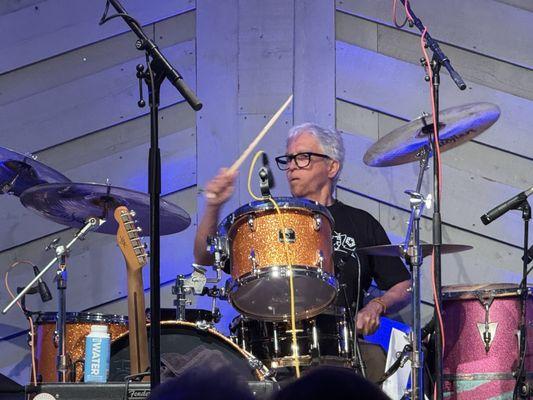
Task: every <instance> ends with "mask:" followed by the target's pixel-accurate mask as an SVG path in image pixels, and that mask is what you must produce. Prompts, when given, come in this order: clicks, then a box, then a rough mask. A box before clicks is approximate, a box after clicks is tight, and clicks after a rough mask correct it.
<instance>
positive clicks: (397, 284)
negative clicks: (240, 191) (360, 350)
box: [194, 123, 410, 335]
mask: <svg viewBox="0 0 533 400" xmlns="http://www.w3.org/2000/svg"><path fill="white" fill-rule="evenodd" d="M343 161H344V146H343V142H342V136H341V135H340V133H338V132H337V131H334V130H328V129H325V128H322V127H320V126H318V125H316V124H311V123H306V124H302V125H298V126H295V127H293V128H292V129H291V130H290V131H289V135H288V138H287V151H286V154H285V155H283V156H280V157H277V158H276V162H277V164H278V167H279V168H280V169H282V170H284V171H286V175H287V179H288V182H289V186H290V190H291V193H292V195H293V196H294V197H298V198H307V199H309V200H313V201H317V202H318V203H320V204H322V205H323V206H326V207H327V208H328V210H329V211H330V213H331V214H332V216H333V218H334V220H335V226H334V233H333V247H334V258H335V268H336V270H337V272H336V273H337V277H338V279H339V283H340V284H341V286H342V287H344V288H345V289H346V296H338V299H337V302H338V304H339V305H345V300H344V297H346V298H347V301H348V304H347V306H349V307H350V308H351V309H352V310H355V309H356V307H358V308H359V311H358V313H357V321H356V324H357V330H358V332H360V333H363V334H365V335H368V334H371V333H373V332H375V331H376V330H377V329H378V328H379V325H380V317H381V316H382V315H385V314H387V313H391V312H395V311H397V310H399V309H401V308H402V307H404V306H405V305H406V304H407V303H408V302H409V299H410V295H409V292H408V288H409V286H410V275H409V272H408V271H407V270H406V268H405V266H404V265H403V263H402V261H401V260H400V259H399V258H396V257H373V256H367V255H358V254H357V252H356V250H357V248H358V247H367V246H374V245H380V244H389V243H390V242H389V239H388V237H387V235H386V233H385V231H384V229H383V227H382V226H381V225H380V224H379V222H378V221H377V220H376V219H375V218H373V217H372V216H371V215H370V214H369V213H367V212H365V211H363V210H360V209H357V208H353V207H350V206H348V205H345V204H343V203H341V202H340V201H338V200H336V199H335V198H334V197H333V194H334V190H335V186H336V183H337V179H338V177H339V174H340V172H341V170H342V166H343ZM235 178H236V173H229V172H228V171H227V170H225V169H222V170H220V172H219V174H218V175H217V176H216V177H215V178H214V179H212V180H211V181H210V182H208V183H207V185H206V187H205V190H206V193H207V194H208V195H206V209H205V212H204V215H203V217H202V219H201V222H200V224H199V226H198V230H197V233H196V238H195V243H194V256H195V261H196V262H197V263H198V264H203V265H209V264H211V263H212V262H213V257H212V255H210V254H209V253H207V251H206V250H205V249H206V245H205V243H206V239H207V236H208V235H214V234H215V233H216V230H217V224H218V220H219V218H220V215H219V213H220V208H221V206H222V205H223V204H224V203H225V202H226V201H227V200H228V199H229V198H230V197H231V195H232V193H233V190H234V182H235ZM359 270H360V274H358V271H359ZM372 280H374V281H375V282H376V284H377V286H378V287H379V288H380V289H382V290H384V291H385V292H384V294H383V295H382V296H380V297H379V298H375V299H373V300H372V301H370V302H369V303H368V304H366V305H365V306H363V294H364V291H366V290H368V288H369V287H370V285H371V283H372ZM358 287H359V288H360V289H361V290H359V293H357V289H358Z"/></svg>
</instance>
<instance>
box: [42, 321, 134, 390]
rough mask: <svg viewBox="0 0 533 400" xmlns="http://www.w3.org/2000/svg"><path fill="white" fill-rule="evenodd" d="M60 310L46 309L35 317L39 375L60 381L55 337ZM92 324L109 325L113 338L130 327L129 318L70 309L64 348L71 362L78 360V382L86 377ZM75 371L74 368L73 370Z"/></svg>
mask: <svg viewBox="0 0 533 400" xmlns="http://www.w3.org/2000/svg"><path fill="white" fill-rule="evenodd" d="M56 321H57V313H55V312H45V313H42V314H40V315H39V317H38V318H37V320H36V325H37V326H36V338H35V361H36V368H37V376H39V375H40V376H41V379H42V382H57V368H56V360H57V342H56V341H55V337H54V336H55V331H56ZM91 325H107V327H108V332H109V333H110V336H111V340H113V339H115V338H117V337H118V336H119V335H120V334H122V333H124V332H126V331H127V330H128V318H127V317H123V316H121V315H105V314H99V313H87V312H80V313H67V318H66V332H65V338H66V340H65V350H66V353H67V356H68V362H69V363H75V364H76V365H75V368H76V372H75V379H74V381H75V382H80V381H81V380H82V378H83V361H84V358H85V337H86V336H87V335H88V334H89V332H90V331H91ZM73 375H74V372H73Z"/></svg>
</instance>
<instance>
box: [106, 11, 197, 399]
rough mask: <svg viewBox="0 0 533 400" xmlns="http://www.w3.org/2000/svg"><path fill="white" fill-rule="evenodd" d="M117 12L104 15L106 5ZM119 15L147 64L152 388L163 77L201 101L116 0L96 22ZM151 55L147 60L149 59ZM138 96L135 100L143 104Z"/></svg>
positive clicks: (154, 381)
mask: <svg viewBox="0 0 533 400" xmlns="http://www.w3.org/2000/svg"><path fill="white" fill-rule="evenodd" d="M110 4H111V5H112V6H113V8H115V10H116V11H117V14H115V15H112V16H110V17H107V12H108V9H109V5H110ZM115 17H122V18H123V19H124V22H126V24H127V25H128V26H129V27H130V29H131V30H132V32H133V33H134V34H135V35H136V36H137V37H138V39H137V41H136V43H135V47H136V48H137V49H138V50H140V51H144V52H145V54H146V62H147V64H148V71H147V73H143V72H142V70H139V68H137V76H138V77H139V79H141V78H142V79H144V81H145V82H146V86H147V88H148V98H149V101H148V103H149V106H150V150H149V161H148V188H149V192H150V287H151V288H152V290H150V310H151V317H152V324H151V325H150V371H151V373H150V387H151V388H152V389H154V388H155V387H156V386H158V385H159V383H160V381H161V371H160V368H159V367H160V365H161V326H160V322H161V293H160V286H161V277H160V237H159V236H160V235H159V233H160V227H159V224H160V197H161V154H160V149H159V127H158V122H159V116H158V113H159V101H160V89H161V85H162V84H163V81H164V80H165V78H168V80H169V82H170V83H171V84H172V85H173V86H174V87H175V88H176V89H177V90H178V91H179V93H180V94H181V95H182V96H183V98H184V99H185V100H186V101H187V102H188V103H189V105H190V106H191V107H192V108H193V109H194V110H195V111H198V110H200V109H201V108H202V103H201V102H200V101H199V100H198V98H197V97H196V95H195V94H194V93H193V92H192V91H191V89H190V88H189V87H188V86H187V84H186V83H185V82H184V81H183V77H182V76H181V75H180V74H179V72H178V71H176V70H175V69H174V68H173V67H172V65H171V64H170V63H169V62H168V60H167V59H166V58H165V56H164V55H163V54H162V53H161V51H160V50H159V49H158V47H157V46H156V44H155V43H154V42H153V41H152V40H151V39H150V38H149V37H148V36H147V35H146V34H145V33H144V31H143V29H142V27H141V25H140V24H139V22H137V21H136V20H135V19H134V18H132V17H131V16H130V15H128V13H127V12H126V10H125V9H124V7H123V6H122V4H121V3H120V2H119V1H118V0H107V1H106V8H105V11H104V15H103V16H102V18H101V19H100V22H99V24H100V25H102V24H104V23H105V22H107V21H109V19H111V18H115ZM150 57H151V62H149V59H150ZM143 103H144V100H143V99H142V98H141V99H140V100H139V102H138V105H139V106H140V107H142V106H144V104H143Z"/></svg>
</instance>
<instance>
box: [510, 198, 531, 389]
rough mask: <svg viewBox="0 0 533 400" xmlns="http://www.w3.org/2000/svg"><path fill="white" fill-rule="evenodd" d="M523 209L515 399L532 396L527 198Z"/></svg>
mask: <svg viewBox="0 0 533 400" xmlns="http://www.w3.org/2000/svg"><path fill="white" fill-rule="evenodd" d="M517 209H518V210H521V211H522V219H523V220H524V256H523V257H522V281H521V282H520V311H521V312H520V343H519V349H520V351H519V358H518V360H519V362H518V371H517V372H516V386H515V389H514V391H513V399H517V398H518V396H520V398H522V399H529V398H530V391H531V388H530V387H529V384H528V382H527V376H526V375H527V374H526V370H525V357H526V339H527V324H526V315H527V298H528V295H529V293H528V288H527V275H528V269H527V265H528V264H529V259H528V245H529V221H530V219H531V206H530V205H529V202H528V201H527V200H524V201H523V202H522V204H520V205H519V206H518V207H517Z"/></svg>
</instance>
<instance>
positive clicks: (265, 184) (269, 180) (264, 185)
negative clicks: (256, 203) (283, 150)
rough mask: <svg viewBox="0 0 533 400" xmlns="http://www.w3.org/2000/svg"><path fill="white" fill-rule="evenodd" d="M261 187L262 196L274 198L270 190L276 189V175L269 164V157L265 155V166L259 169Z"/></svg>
mask: <svg viewBox="0 0 533 400" xmlns="http://www.w3.org/2000/svg"><path fill="white" fill-rule="evenodd" d="M259 178H260V179H261V181H260V182H259V187H260V188H261V196H263V197H272V195H271V194H270V189H272V188H274V185H275V184H274V175H272V170H271V169H270V165H269V163H268V155H267V154H266V153H263V166H262V167H261V168H260V169H259Z"/></svg>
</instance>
